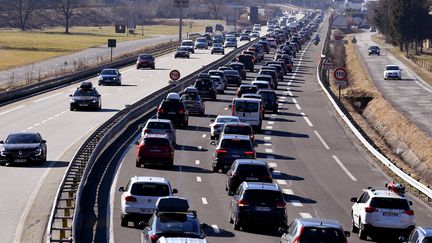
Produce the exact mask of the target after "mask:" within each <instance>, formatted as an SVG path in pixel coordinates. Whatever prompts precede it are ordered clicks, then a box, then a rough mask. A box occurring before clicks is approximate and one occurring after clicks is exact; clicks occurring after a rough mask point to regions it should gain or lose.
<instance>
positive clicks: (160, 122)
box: [141, 119, 177, 145]
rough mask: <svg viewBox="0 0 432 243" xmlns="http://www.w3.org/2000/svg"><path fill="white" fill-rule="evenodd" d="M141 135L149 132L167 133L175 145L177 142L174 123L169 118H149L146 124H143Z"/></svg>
mask: <svg viewBox="0 0 432 243" xmlns="http://www.w3.org/2000/svg"><path fill="white" fill-rule="evenodd" d="M141 127H142V130H141V137H144V136H145V135H147V134H167V135H168V137H169V138H170V139H171V142H172V144H173V145H176V144H177V142H176V141H177V140H176V130H175V127H174V124H173V123H172V121H171V120H168V119H148V120H147V122H146V124H145V125H141Z"/></svg>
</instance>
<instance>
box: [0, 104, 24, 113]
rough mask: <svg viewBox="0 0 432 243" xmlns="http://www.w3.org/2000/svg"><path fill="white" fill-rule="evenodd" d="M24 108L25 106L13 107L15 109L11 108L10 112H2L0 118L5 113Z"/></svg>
mask: <svg viewBox="0 0 432 243" xmlns="http://www.w3.org/2000/svg"><path fill="white" fill-rule="evenodd" d="M24 106H25V105H20V106H17V107H15V108H12V109H10V110H7V111H3V112H2V113H0V116H1V115H4V114H7V113H9V112H12V111H15V110H18V109H21V108H23V107H24Z"/></svg>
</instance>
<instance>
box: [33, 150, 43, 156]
mask: <svg viewBox="0 0 432 243" xmlns="http://www.w3.org/2000/svg"><path fill="white" fill-rule="evenodd" d="M35 155H36V156H41V155H42V149H41V148H38V149H36V153H35Z"/></svg>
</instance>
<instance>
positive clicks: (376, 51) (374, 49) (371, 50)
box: [368, 46, 381, 56]
mask: <svg viewBox="0 0 432 243" xmlns="http://www.w3.org/2000/svg"><path fill="white" fill-rule="evenodd" d="M368 51H369V56H370V55H372V54H376V55H378V56H379V55H381V49H380V48H379V46H370V47H369V48H368Z"/></svg>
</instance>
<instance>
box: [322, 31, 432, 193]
mask: <svg viewBox="0 0 432 243" xmlns="http://www.w3.org/2000/svg"><path fill="white" fill-rule="evenodd" d="M330 32H331V29H330V27H329V28H328V29H327V32H326V38H325V42H324V45H323V48H322V50H321V57H323V56H324V57H325V54H326V53H327V50H328V45H329V44H328V40H329V38H330ZM323 60H324V59H323V58H321V60H320V62H319V65H318V67H317V79H318V81H319V82H318V83H319V84H320V86H321V88H322V90H323V91H324V92H325V94H326V95H327V97H328V98H329V100H330V102H331V103H332V105H333V107H334V108H335V110H336V111H337V113H338V114H339V115H340V117H341V118H342V119H343V120H344V121H345V123H346V124H347V125H348V127H349V128H350V129H351V131H352V132H353V133H354V135H355V136H356V137H357V138H358V139H359V140H360V142H361V143H362V144H363V145H364V146H365V147H366V148H367V149H368V150H369V151H370V152H371V153H372V154H373V155H374V156H375V157H376V158H377V159H378V160H379V161H380V162H381V163H382V164H384V165H385V166H386V167H387V168H389V169H390V170H391V171H392V172H393V173H395V174H396V175H397V176H399V177H400V178H402V179H403V180H404V181H405V182H406V183H408V184H409V185H411V186H412V187H414V188H416V189H417V190H418V191H419V192H421V193H423V194H424V195H426V196H427V197H428V200H431V199H432V190H431V189H430V187H429V186H426V185H423V184H422V183H420V182H419V181H417V180H415V179H414V178H412V177H411V176H409V175H408V174H406V173H405V172H404V171H402V170H401V169H399V168H398V167H397V166H396V165H395V164H393V163H392V162H391V161H390V160H389V159H387V158H386V157H385V156H384V155H383V154H381V153H380V152H379V151H378V150H377V149H375V148H374V146H372V145H371V144H370V143H369V142H368V141H367V139H366V138H365V137H364V136H363V135H362V133H361V132H360V131H359V130H358V129H357V128H356V127H355V126H354V124H353V123H352V122H351V120H350V119H349V118H348V116H347V115H346V114H345V113H344V112H343V111H342V109H341V107H340V106H339V104H338V102H336V97H335V96H334V95H333V93H332V92H331V90H330V88H329V86H326V85H325V84H324V82H323V81H322V76H323V75H322V74H323V71H322V70H323V68H322V64H323Z"/></svg>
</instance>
